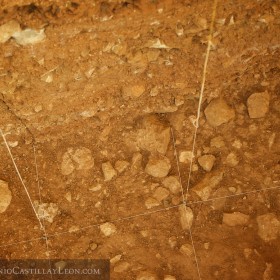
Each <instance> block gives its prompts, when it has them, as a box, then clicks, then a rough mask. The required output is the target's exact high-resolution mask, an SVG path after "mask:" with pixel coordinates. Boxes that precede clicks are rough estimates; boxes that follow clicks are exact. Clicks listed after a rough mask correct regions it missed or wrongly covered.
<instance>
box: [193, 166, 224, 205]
mask: <svg viewBox="0 0 280 280" xmlns="http://www.w3.org/2000/svg"><path fill="white" fill-rule="evenodd" d="M222 179H223V172H218V171H217V172H215V173H213V174H212V173H209V174H206V176H205V177H204V178H203V179H202V180H201V181H200V182H199V183H198V184H197V185H195V186H194V187H193V188H192V191H194V192H195V193H196V194H197V195H198V196H199V197H200V198H201V199H202V200H203V201H205V200H207V199H208V198H209V197H210V195H211V193H212V192H213V191H214V190H215V189H216V188H218V184H219V183H220V182H221V181H222Z"/></svg>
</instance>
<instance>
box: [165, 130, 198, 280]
mask: <svg viewBox="0 0 280 280" xmlns="http://www.w3.org/2000/svg"><path fill="white" fill-rule="evenodd" d="M170 129H171V135H172V143H173V149H174V154H175V158H176V165H177V171H178V176H179V181H180V187H181V195H182V199H183V205H184V206H183V207H184V211H185V213H186V214H187V208H186V199H185V196H184V189H183V184H182V177H181V171H180V165H179V160H178V153H177V148H176V142H175V136H174V132H173V127H172V126H171V127H170ZM187 223H188V229H189V234H190V240H191V244H192V248H193V254H194V260H195V264H196V269H197V274H198V277H199V279H201V273H200V269H199V265H198V259H197V254H196V250H195V247H194V241H193V236H192V230H191V225H190V222H189V220H187Z"/></svg>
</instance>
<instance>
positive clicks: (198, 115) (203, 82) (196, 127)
mask: <svg viewBox="0 0 280 280" xmlns="http://www.w3.org/2000/svg"><path fill="white" fill-rule="evenodd" d="M217 3H218V0H214V4H213V11H212V19H211V25H210V32H209V33H210V34H209V38H208V44H207V50H206V56H205V60H204V66H203V72H202V82H201V88H200V94H199V102H198V108H197V116H196V120H195V125H194V126H195V130H194V135H193V145H192V158H191V161H190V169H189V175H188V182H187V192H186V194H187V195H188V194H189V188H190V180H191V175H192V167H193V160H194V158H195V155H194V152H195V146H196V138H197V131H198V127H199V119H200V114H201V105H202V99H203V96H204V88H205V81H206V73H207V66H208V60H209V54H210V49H211V45H212V38H213V30H214V21H215V17H216V9H217Z"/></svg>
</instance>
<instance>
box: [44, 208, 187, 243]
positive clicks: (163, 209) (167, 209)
mask: <svg viewBox="0 0 280 280" xmlns="http://www.w3.org/2000/svg"><path fill="white" fill-rule="evenodd" d="M181 205H184V204H182V203H181V204H178V205H174V206H170V207H166V208H162V209H158V210H154V211H148V212H142V213H140V214H136V215H132V216H128V217H123V218H118V219H115V220H109V221H104V222H102V223H98V224H93V225H89V226H86V227H81V228H79V229H77V230H75V231H73V232H69V231H62V232H57V233H53V234H49V235H48V237H55V236H59V235H63V234H69V233H76V232H79V231H83V230H86V229H90V228H94V227H98V226H101V225H103V224H104V223H116V222H121V221H125V220H131V219H134V218H138V217H143V216H148V215H152V214H155V213H159V212H164V211H169V210H171V209H175V208H179V207H180V206H181Z"/></svg>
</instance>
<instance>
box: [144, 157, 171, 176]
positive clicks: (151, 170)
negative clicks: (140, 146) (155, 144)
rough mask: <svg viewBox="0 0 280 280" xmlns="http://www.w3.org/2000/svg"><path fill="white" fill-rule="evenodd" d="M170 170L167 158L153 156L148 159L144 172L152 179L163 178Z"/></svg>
mask: <svg viewBox="0 0 280 280" xmlns="http://www.w3.org/2000/svg"><path fill="white" fill-rule="evenodd" d="M170 168H171V164H170V161H169V159H168V158H167V157H165V156H162V155H155V154H153V155H151V156H150V157H149V161H148V163H147V165H146V168H145V171H146V173H147V174H149V175H151V176H153V177H156V178H163V177H165V176H167V175H168V173H169V170H170Z"/></svg>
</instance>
